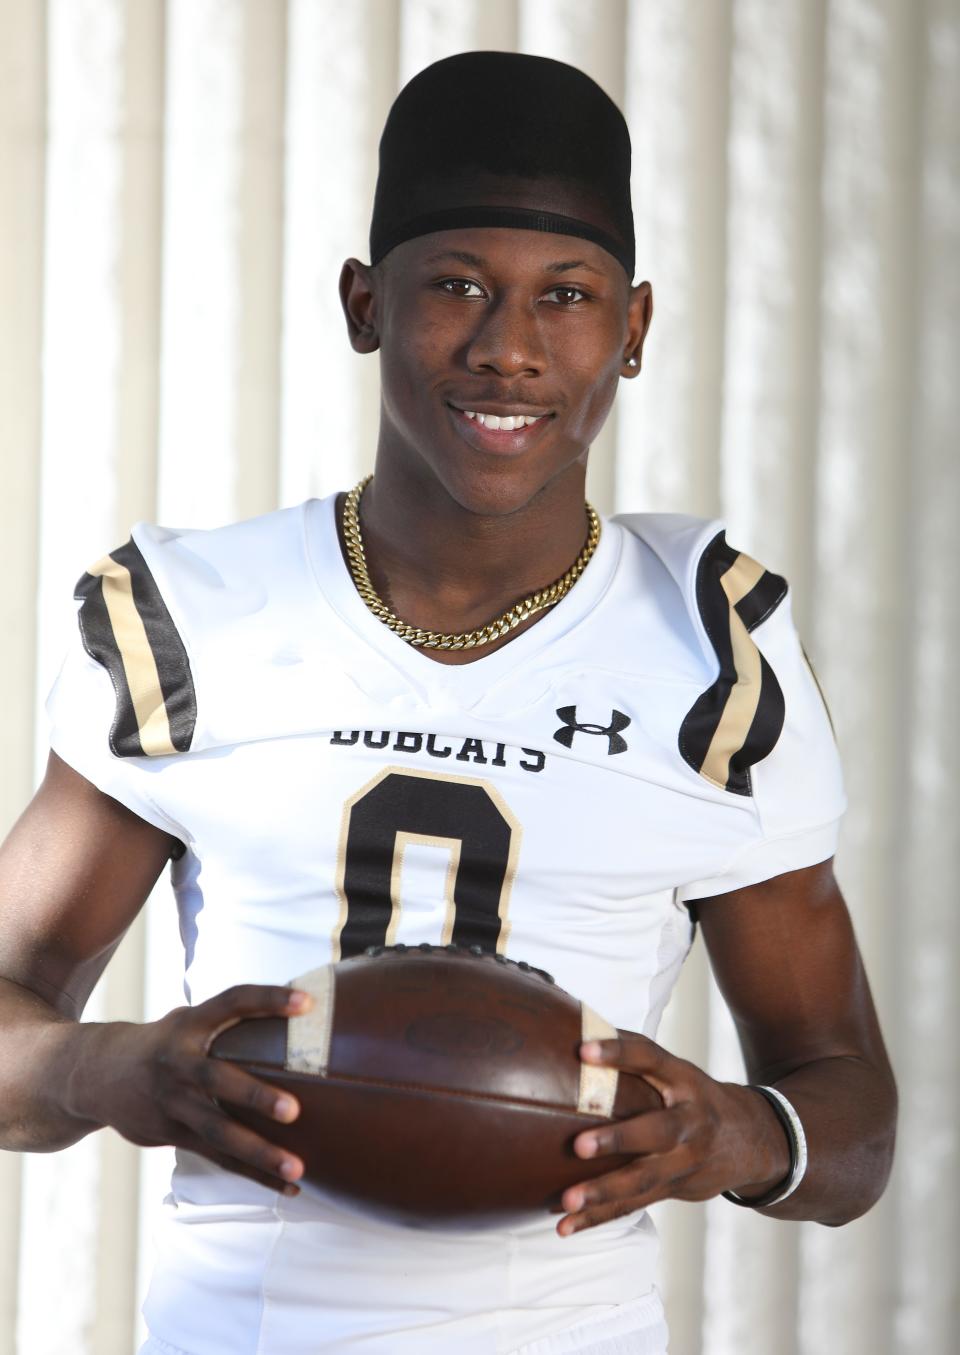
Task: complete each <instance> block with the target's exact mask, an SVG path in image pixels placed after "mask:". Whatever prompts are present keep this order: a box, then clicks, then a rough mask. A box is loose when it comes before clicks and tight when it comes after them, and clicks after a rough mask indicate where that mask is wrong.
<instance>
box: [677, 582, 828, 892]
mask: <svg viewBox="0 0 960 1355" xmlns="http://www.w3.org/2000/svg"><path fill="white" fill-rule="evenodd" d="M749 636H750V640H751V641H752V644H753V645H754V646H755V648H756V672H757V674H759V675H760V678H759V681H760V685H761V698H760V701H761V706H762V704H763V703H764V702H765V703H766V704H767V707H768V709H767V711H766V713H765V714H764V715H763V719H764V720H765V721H766V724H767V728H766V730H765V731H763V738H764V739H765V740H766V743H767V744H770V745H771V746H770V747H769V751H764V749H765V747H766V745H764V748H761V751H763V753H764V755H763V756H762V757H761V758H759V759H758V760H756V761H751V762H750V763H749V765H747V766H745V767H744V768H743V780H742V782H741V783H739V789H740V791H741V793H744V794H745V795H746V796H749V797H750V799H752V802H753V808H754V825H755V833H754V834H753V835H752V838H751V840H750V841H748V842H747V843H746V844H740V846H739V847H738V849H737V850H736V852H735V853H734V854H733V856H732V857H731V859H730V860H729V861H728V863H727V864H726V866H725V867H724V869H723V870H721V871H720V872H719V873H718V874H716V875H715V876H713V877H712V878H709V879H701V880H697V881H693V882H691V883H688V884H686V885H684V886H683V887H682V888H681V889H680V891H679V897H680V899H681V900H683V901H687V900H693V899H698V898H705V897H709V896H710V895H715V894H724V893H727V892H729V891H730V890H734V889H741V888H744V887H745V886H747V885H751V884H758V883H760V882H761V881H763V880H768V879H772V878H773V877H774V876H776V875H782V874H784V873H786V872H787V871H791V870H799V869H800V868H802V867H804V866H812V865H816V864H818V863H819V862H821V861H826V860H828V859H829V858H830V857H831V856H833V854H834V852H835V851H836V846H837V838H838V834H839V827H840V820H841V817H842V815H843V812H844V810H845V808H846V797H845V794H844V788H843V776H842V772H841V767H840V758H839V753H838V750H837V744H836V739H835V737H834V732H833V727H832V724H831V720H830V715H829V712H828V710H827V706H826V702H825V700H824V698H823V695H822V693H821V690H820V686H819V683H818V682H817V679H816V677H815V675H814V673H813V670H812V668H811V666H810V663H809V661H808V659H807V657H806V655H805V653H804V650H803V647H802V645H801V643H800V639H799V637H798V635H797V632H796V629H795V627H794V624H793V619H792V616H791V607H790V597H789V594H788V593H787V592H786V591H785V590H784V593H783V596H782V597H781V599H780V600H779V601H778V602H777V604H776V606H775V608H773V609H772V610H771V611H770V612H769V614H768V615H766V616H765V617H764V618H763V619H762V620H761V621H760V622H759V623H758V624H757V625H756V626H755V627H754V628H753V629H751V630H750V632H749ZM760 724H761V719H760V709H759V708H758V712H757V715H755V717H754V724H753V727H752V729H751V736H752V737H754V738H756V737H758V734H757V729H758V726H760ZM745 746H747V747H748V746H749V738H748V740H747V744H746V745H745ZM734 762H735V759H732V760H731V766H733V765H734ZM732 777H733V773H732V772H731V783H732ZM731 783H728V787H727V793H729V791H730V788H731Z"/></svg>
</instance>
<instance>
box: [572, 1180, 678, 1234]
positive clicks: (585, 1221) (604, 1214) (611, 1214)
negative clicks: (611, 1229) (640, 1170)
mask: <svg viewBox="0 0 960 1355" xmlns="http://www.w3.org/2000/svg"><path fill="white" fill-rule="evenodd" d="M668 1199H670V1189H669V1187H668V1186H660V1187H656V1188H653V1189H651V1190H648V1191H646V1192H645V1193H644V1194H643V1195H641V1196H637V1197H636V1198H634V1199H623V1200H618V1201H616V1202H615V1203H613V1204H606V1205H594V1206H592V1207H590V1208H587V1209H582V1210H579V1211H578V1212H577V1213H574V1214H565V1215H564V1216H563V1218H562V1219H561V1220H560V1222H559V1223H558V1224H557V1233H558V1234H559V1235H560V1237H571V1236H572V1235H573V1234H574V1233H582V1232H583V1230H584V1229H585V1228H595V1227H596V1226H597V1224H599V1223H610V1222H611V1221H612V1220H613V1219H620V1218H623V1217H624V1215H626V1214H635V1213H636V1212H637V1211H638V1210H640V1209H648V1208H649V1207H650V1205H652V1204H656V1203H657V1202H658V1201H659V1200H668Z"/></svg>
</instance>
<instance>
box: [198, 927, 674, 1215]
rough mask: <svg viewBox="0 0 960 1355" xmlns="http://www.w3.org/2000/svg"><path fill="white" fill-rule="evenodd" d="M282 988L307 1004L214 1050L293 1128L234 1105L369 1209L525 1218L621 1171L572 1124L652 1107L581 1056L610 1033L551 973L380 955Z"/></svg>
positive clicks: (321, 1179) (427, 950)
mask: <svg viewBox="0 0 960 1355" xmlns="http://www.w3.org/2000/svg"><path fill="white" fill-rule="evenodd" d="M292 986H295V987H298V988H303V989H306V990H307V991H309V992H311V993H312V994H313V996H314V1006H313V1009H312V1010H311V1011H310V1012H308V1013H307V1014H306V1015H304V1016H298V1017H291V1018H290V1019H289V1020H287V1019H278V1018H263V1019H259V1020H248V1021H242V1022H240V1024H238V1025H236V1026H232V1027H231V1028H230V1029H229V1030H226V1031H224V1032H223V1033H222V1034H221V1035H219V1036H218V1037H217V1039H216V1040H215V1041H214V1044H213V1046H212V1048H211V1051H210V1052H211V1054H212V1055H213V1056H215V1057H216V1058H223V1059H231V1060H233V1061H234V1062H236V1063H238V1064H240V1065H242V1066H243V1067H244V1068H247V1069H248V1070H249V1071H250V1072H252V1073H254V1074H256V1075H257V1076H260V1077H262V1078H264V1079H265V1080H268V1081H269V1082H270V1083H271V1084H272V1085H274V1086H277V1087H283V1088H286V1089H288V1090H289V1091H291V1092H292V1093H293V1094H294V1095H295V1096H296V1097H297V1098H298V1099H299V1101H300V1104H301V1112H300V1115H299V1117H298V1119H297V1120H296V1121H295V1122H294V1123H293V1124H291V1125H280V1124H277V1123H276V1122H275V1121H273V1120H265V1119H262V1118H260V1117H259V1116H256V1115H255V1114H253V1112H243V1113H241V1112H240V1111H239V1110H237V1109H236V1108H234V1107H231V1113H232V1114H235V1115H237V1117H238V1118H240V1119H243V1120H244V1121H245V1122H246V1123H247V1124H249V1125H251V1126H253V1127H254V1128H256V1129H257V1130H258V1132H260V1133H262V1134H263V1136H264V1137H265V1138H268V1139H270V1140H271V1141H272V1142H274V1143H277V1144H280V1145H282V1146H283V1147H285V1148H289V1149H290V1150H291V1151H293V1152H295V1153H297V1154H298V1155H299V1156H300V1157H302V1159H303V1161H304V1163H305V1165H306V1175H305V1179H306V1181H307V1182H308V1183H309V1184H310V1185H312V1186H315V1187H317V1188H319V1189H320V1190H321V1191H322V1192H325V1193H328V1194H331V1195H335V1196H337V1197H339V1198H341V1199H346V1200H347V1201H349V1202H351V1203H352V1205H353V1206H354V1207H356V1208H358V1209H360V1210H361V1211H362V1212H365V1213H369V1214H376V1215H381V1216H385V1217H389V1218H392V1219H394V1220H399V1221H402V1222H405V1223H410V1224H417V1225H420V1226H423V1225H424V1224H426V1225H429V1226H434V1227H437V1226H442V1225H444V1224H447V1225H450V1226H462V1227H481V1226H484V1225H503V1224H505V1223H510V1222H515V1221H521V1220H523V1219H524V1218H526V1219H529V1218H530V1216H531V1215H532V1214H534V1213H535V1212H537V1211H542V1210H545V1209H549V1208H551V1207H552V1206H556V1205H557V1204H558V1203H559V1198H560V1195H561V1193H562V1192H563V1190H565V1189H566V1187H567V1186H570V1185H573V1184H574V1183H575V1182H577V1181H583V1180H587V1179H588V1178H589V1177H591V1176H597V1175H599V1174H600V1173H601V1172H607V1171H612V1170H613V1169H614V1168H615V1167H618V1166H621V1165H623V1164H624V1163H625V1162H626V1161H627V1159H626V1158H621V1157H617V1158H611V1157H604V1158H602V1159H594V1160H583V1159H580V1158H578V1157H577V1156H576V1155H575V1154H574V1152H573V1149H572V1146H571V1145H572V1141H573V1139H574V1137H575V1136H576V1135H577V1134H578V1133H579V1132H580V1131H581V1130H583V1129H586V1128H588V1127H589V1126H591V1125H595V1124H601V1123H603V1122H604V1121H606V1120H608V1119H610V1118H614V1119H622V1118H625V1117H627V1116H631V1115H638V1114H641V1113H642V1112H644V1111H648V1110H652V1109H655V1108H659V1107H660V1106H661V1105H662V1102H661V1100H660V1096H659V1095H658V1093H657V1092H656V1091H655V1090H654V1088H653V1087H651V1086H650V1084H649V1083H647V1082H645V1081H644V1080H643V1079H642V1078H640V1077H635V1076H632V1075H631V1074H629V1073H619V1074H618V1073H617V1072H616V1070H614V1069H607V1068H597V1067H595V1066H590V1065H587V1064H583V1063H581V1061H580V1058H579V1054H578V1047H579V1045H580V1043H581V1041H582V1040H584V1039H593V1038H596V1039H604V1038H608V1037H610V1036H612V1035H614V1034H616V1032H615V1031H614V1029H613V1027H612V1026H610V1025H609V1024H608V1023H607V1022H606V1021H604V1020H603V1019H602V1018H601V1017H599V1016H597V1015H596V1013H594V1012H593V1011H591V1010H590V1008H588V1007H586V1006H584V1004H582V1003H580V1002H578V1001H577V1000H576V999H575V998H573V997H571V996H570V995H569V994H568V993H565V992H564V991H563V990H562V989H561V988H559V987H557V985H556V984H555V983H554V982H553V979H552V978H551V977H550V975H549V974H545V973H544V972H543V971H542V970H539V969H534V968H532V967H531V966H530V965H528V964H525V963H523V962H522V961H521V962H519V963H517V962H516V961H513V960H508V959H506V957H505V956H502V955H490V954H487V953H484V952H482V951H481V950H480V949H479V947H476V948H473V949H471V950H465V949H463V948H461V947H459V946H431V945H426V944H424V945H421V946H414V947H409V946H400V945H398V946H375V947H371V948H370V949H369V950H368V951H367V952H366V953H365V954H363V955H357V956H354V957H352V958H350V959H347V960H342V961H340V963H339V964H336V965H328V966H326V967H325V968H323V969H317V970H314V971H312V972H311V973H310V974H307V975H304V976H303V977H301V978H298V979H296V980H294V981H293V984H292Z"/></svg>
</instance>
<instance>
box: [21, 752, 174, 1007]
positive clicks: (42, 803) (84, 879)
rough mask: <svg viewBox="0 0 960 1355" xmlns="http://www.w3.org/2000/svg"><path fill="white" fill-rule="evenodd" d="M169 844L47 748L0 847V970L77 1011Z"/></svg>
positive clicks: (148, 887)
mask: <svg viewBox="0 0 960 1355" xmlns="http://www.w3.org/2000/svg"><path fill="white" fill-rule="evenodd" d="M177 846H178V844H177V841H176V839H175V838H173V837H171V836H169V835H168V834H166V833H164V832H162V831H161V830H160V829H158V828H156V827H154V826H153V825H152V824H149V823H146V822H144V820H142V819H140V818H138V817H137V816H136V815H135V814H133V813H132V812H131V811H130V810H129V809H126V808H125V807H124V806H123V805H121V804H119V803H118V802H117V801H116V800H113V799H111V798H110V797H109V796H108V795H104V794H103V793H102V792H101V791H99V790H97V788H96V787H95V786H93V785H91V783H90V782H89V781H87V780H86V779H85V778H84V777H82V776H80V774H79V773H78V772H75V771H74V770H73V769H72V768H71V767H69V766H68V765H67V764H66V763H65V762H63V761H62V760H61V759H60V758H58V757H57V755H56V754H55V753H51V754H50V759H49V761H48V763H47V771H46V776H45V777H44V780H43V784H42V785H41V787H40V789H39V790H38V791H37V794H36V795H35V796H34V798H33V800H32V801H31V802H30V804H29V805H28V807H27V809H26V810H25V811H24V813H23V815H22V816H21V817H20V819H19V820H18V822H17V823H16V824H15V826H14V828H13V830H12V831H11V833H10V835H9V837H8V838H7V840H6V841H5V842H4V843H3V845H2V847H0V976H2V977H4V978H7V979H10V980H12V981H13V982H14V983H18V984H20V985H21V986H23V987H25V988H29V989H32V990H33V991H34V992H36V993H37V994H38V995H39V996H41V997H43V998H45V999H46V1001H48V1002H49V1003H50V1004H51V1005H52V1006H54V1007H56V1009H57V1010H58V1011H60V1012H61V1013H62V1014H63V1015H66V1016H74V1017H75V1016H78V1015H79V1013H80V1012H81V1011H82V1009H83V1006H84V1004H85V1002H86V1000H87V998H88V997H89V995H90V993H91V991H92V989H93V987H94V985H95V983H96V981H97V979H98V978H99V976H100V974H101V973H102V971H103V969H104V966H105V965H106V963H107V961H108V960H109V958H110V956H111V955H112V953H113V951H114V950H115V949H116V947H117V945H118V943H119V941H120V939H121V937H122V936H123V934H124V932H125V931H126V930H127V928H128V927H129V926H130V923H131V922H132V921H133V920H134V918H135V917H136V915H137V913H138V912H139V911H140V909H141V907H142V906H143V904H144V902H145V901H146V899H147V896H148V895H149V893H150V890H151V889H152V887H153V885H154V883H155V882H156V880H157V878H158V876H159V875H160V873H161V871H162V870H163V868H164V866H165V865H166V863H167V861H168V860H169V858H170V856H171V855H172V854H173V853H174V851H175V850H176V848H177Z"/></svg>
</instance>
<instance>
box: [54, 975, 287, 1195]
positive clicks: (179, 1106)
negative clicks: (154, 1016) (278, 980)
mask: <svg viewBox="0 0 960 1355" xmlns="http://www.w3.org/2000/svg"><path fill="white" fill-rule="evenodd" d="M312 1001H313V999H312V998H311V997H310V996H309V994H307V993H303V992H300V991H298V990H294V989H290V988H279V987H265V986H258V985H254V984H242V985H239V986H237V987H235V988H229V989H228V990H227V991H226V992H224V993H220V994H219V995H218V996H217V997H212V998H210V999H209V1001H207V1002H201V1003H199V1004H198V1005H197V1006H196V1007H178V1008H177V1009H176V1010H175V1011H172V1012H169V1013H168V1014H167V1015H166V1016H164V1017H162V1018H161V1020H159V1021H151V1022H147V1023H145V1024H143V1025H133V1024H130V1023H127V1022H110V1023H108V1024H105V1025H100V1026H90V1027H87V1029H88V1030H89V1032H90V1037H89V1043H88V1044H86V1045H85V1046H84V1053H83V1055H82V1057H81V1060H80V1062H79V1064H78V1066H77V1068H76V1069H75V1070H74V1072H73V1075H72V1076H71V1078H70V1086H69V1089H68V1097H69V1099H70V1102H71V1104H70V1106H69V1107H68V1108H69V1110H70V1111H71V1113H72V1114H75V1115H77V1116H80V1117H82V1118H84V1119H87V1120H90V1121H94V1122H96V1123H97V1124H99V1125H111V1126H112V1127H113V1128H114V1129H116V1130H117V1131H118V1133H120V1134H122V1135H123V1137H124V1138H126V1139H129V1140H130V1141H131V1142H132V1143H136V1144H139V1145H140V1146H141V1147H154V1146H157V1145H159V1144H173V1145H174V1146H175V1147H177V1148H186V1149H189V1150H190V1152H193V1153H199V1154H200V1155H201V1156H203V1157H206V1158H209V1160H210V1161H211V1162H216V1163H217V1164H218V1166H221V1167H225V1168H226V1169H227V1170H228V1171H232V1172H238V1173H239V1174H240V1175H241V1176H248V1177H250V1179H251V1180H252V1181H259V1182H260V1184H261V1185H265V1186H267V1187H268V1188H269V1189H270V1190H281V1191H282V1192H283V1193H284V1194H285V1195H296V1194H298V1193H299V1186H296V1185H294V1184H293V1182H295V1181H297V1180H299V1178H300V1177H301V1176H302V1175H303V1170H304V1164H303V1162H302V1161H301V1159H300V1158H299V1157H296V1156H295V1155H294V1154H292V1153H288V1152H286V1151H285V1150H284V1149H282V1148H277V1147H275V1146H274V1145H273V1144H271V1143H268V1142H267V1140H266V1139H263V1138H261V1137H260V1135H259V1134H256V1133H254V1131H253V1130H251V1129H247V1128H246V1127H245V1126H244V1125H241V1124H240V1123H238V1121H236V1120H235V1119H233V1117H232V1116H231V1115H230V1114H229V1111H228V1109H226V1107H229V1106H231V1105H235V1106H245V1107H248V1108H249V1109H251V1110H255V1111H257V1112H258V1113H259V1114H260V1115H264V1116H267V1117H268V1118H270V1119H274V1120H277V1121H278V1122H279V1123H281V1124H290V1123H291V1122H292V1121H293V1120H295V1119H296V1118H297V1116H298V1115H299V1114H300V1105H299V1103H298V1102H297V1100H296V1099H295V1098H294V1097H292V1096H291V1095H290V1094H289V1092H286V1091H283V1090H281V1089H279V1088H276V1087H271V1086H270V1085H269V1084H268V1083H266V1082H261V1081H260V1080H259V1078H255V1077H252V1076H251V1075H250V1074H249V1073H247V1072H244V1070H243V1069H242V1068H238V1067H236V1066H235V1065H234V1064H231V1063H229V1062H227V1061H226V1060H223V1059H214V1058H208V1057H207V1051H208V1050H209V1048H210V1045H211V1044H212V1043H213V1041H214V1039H215V1038H216V1037H217V1035H219V1034H220V1032H221V1031H223V1030H226V1029H227V1028H228V1027H229V1026H233V1025H236V1024H237V1022H238V1021H242V1020H244V1019H245V1018H247V1017H254V1016H293V1015H295V1014H300V1013H302V1012H305V1011H307V1010H309V1008H310V1006H311V1004H312Z"/></svg>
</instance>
